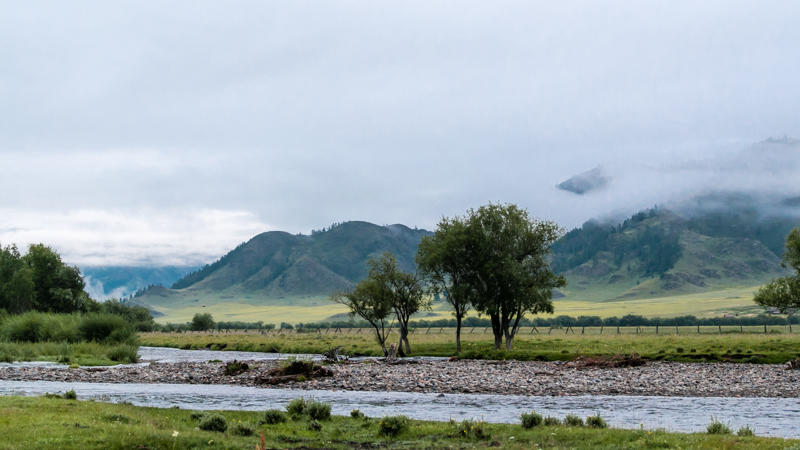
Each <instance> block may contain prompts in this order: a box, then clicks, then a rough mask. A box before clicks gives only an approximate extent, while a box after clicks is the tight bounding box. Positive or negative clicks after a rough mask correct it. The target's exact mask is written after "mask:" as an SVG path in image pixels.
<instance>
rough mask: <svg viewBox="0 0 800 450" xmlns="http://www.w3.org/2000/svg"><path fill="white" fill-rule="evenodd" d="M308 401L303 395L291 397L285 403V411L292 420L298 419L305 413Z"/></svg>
mask: <svg viewBox="0 0 800 450" xmlns="http://www.w3.org/2000/svg"><path fill="white" fill-rule="evenodd" d="M309 403H310V402H309V401H308V400H306V399H305V398H303V397H297V398H293V399H291V400H290V401H289V403H287V404H286V412H287V413H288V414H289V417H291V418H292V419H293V420H299V419H300V418H301V417H303V415H304V414H306V408H308V404H309Z"/></svg>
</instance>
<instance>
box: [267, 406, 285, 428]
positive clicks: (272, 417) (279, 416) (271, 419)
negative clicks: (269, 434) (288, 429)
mask: <svg viewBox="0 0 800 450" xmlns="http://www.w3.org/2000/svg"><path fill="white" fill-rule="evenodd" d="M283 422H286V414H284V412H283V411H281V410H279V409H268V410H267V411H266V412H265V413H264V423H265V424H267V425H277V424H279V423H283Z"/></svg>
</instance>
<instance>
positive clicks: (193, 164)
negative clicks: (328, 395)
mask: <svg viewBox="0 0 800 450" xmlns="http://www.w3.org/2000/svg"><path fill="white" fill-rule="evenodd" d="M798 23H800V3H798V2H796V1H762V2H740V1H731V0H724V1H697V2H673V1H653V2H641V1H613V2H611V1H567V2H532V1H518V2H517V1H493V2H485V1H484V2H476V1H465V0H459V1H450V2H448V1H441V2H436V1H433V2H432V1H419V2H417V1H404V2H375V1H329V2H308V1H281V2H270V1H227V2H203V1H171V2H163V1H116V2H101V1H78V2H61V1H52V2H47V1H41V2H23V1H6V2H2V3H0V171H1V172H0V173H2V176H0V244H2V245H9V244H11V243H16V244H17V245H18V246H20V247H25V246H26V245H27V244H28V243H34V242H43V243H46V244H49V245H52V246H53V247H54V248H55V249H57V250H58V251H59V252H60V253H61V254H62V256H63V257H64V259H65V260H67V261H68V262H70V263H73V264H78V265H81V266H104V265H138V266H149V265H154V266H158V265H195V264H202V263H206V262H210V261H213V260H215V259H217V258H219V257H220V256H221V255H223V254H225V253H226V252H227V251H229V250H231V249H232V248H233V247H234V246H235V245H237V244H239V243H240V242H243V241H246V240H248V239H250V238H251V237H253V236H254V235H256V234H258V233H261V232H264V231H270V230H284V231H288V232H291V233H301V232H302V233H305V234H308V233H309V232H310V230H311V229H319V228H322V227H325V226H328V225H330V224H331V223H334V222H341V221H346V220H365V221H369V222H373V223H377V224H391V223H403V224H406V225H408V226H412V227H413V226H418V227H420V228H427V229H433V228H435V226H436V223H437V221H438V220H439V218H441V217H442V216H452V215H456V214H463V213H464V212H465V211H466V210H467V209H468V208H473V207H478V206H480V205H482V204H486V203H487V202H489V201H501V202H510V203H517V204H519V205H521V206H524V207H526V208H528V210H529V211H530V212H531V214H532V215H534V216H537V217H541V218H543V219H549V220H554V221H556V222H558V223H559V224H561V225H562V226H564V227H567V228H572V227H575V226H580V224H581V223H583V222H584V221H586V220H588V219H590V218H592V217H601V216H607V215H610V214H629V213H632V212H635V211H638V210H639V209H642V208H645V207H649V206H652V205H653V204H656V203H659V204H660V203H664V202H669V201H675V200H680V199H681V198H685V197H686V196H691V195H697V194H698V193H701V192H703V191H706V190H708V189H718V188H726V189H738V190H755V191H758V192H773V193H778V194H779V195H795V196H796V195H800V169H799V168H798V165H797V163H796V162H795V161H797V160H800V147H798V146H797V145H794V144H791V143H790V144H789V145H784V147H785V148H784V149H782V150H781V149H777V150H776V149H775V148H772V147H775V146H772V147H770V149H771V150H767V153H769V155H768V157H767V158H766V160H764V159H763V158H764V156H763V152H760V151H759V150H758V149H757V148H753V147H751V146H752V145H753V144H755V143H758V142H762V141H764V140H766V139H768V138H781V137H784V136H788V137H789V138H800V108H798V106H797V105H800V83H797V79H798V75H799V74H800V45H798V44H797V43H798V42H800V27H798V26H797V24H798ZM597 167H600V170H602V171H604V173H606V174H608V175H609V179H610V180H611V181H610V183H609V184H608V186H607V187H606V188H605V189H602V190H600V191H598V192H589V193H586V194H584V195H577V194H574V193H571V192H567V191H564V190H559V189H557V188H556V185H557V184H559V183H561V182H563V181H565V180H567V179H569V178H570V177H572V176H573V175H576V174H580V173H583V172H586V171H589V170H591V169H594V168H597Z"/></svg>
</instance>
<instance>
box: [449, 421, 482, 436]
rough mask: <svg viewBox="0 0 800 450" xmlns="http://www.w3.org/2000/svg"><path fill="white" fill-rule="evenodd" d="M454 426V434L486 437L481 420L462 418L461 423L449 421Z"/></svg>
mask: <svg viewBox="0 0 800 450" xmlns="http://www.w3.org/2000/svg"><path fill="white" fill-rule="evenodd" d="M451 423H453V424H454V425H455V427H456V436H457V437H461V438H475V439H485V438H487V437H488V436H487V434H486V431H485V430H484V422H483V420H477V419H473V420H469V419H468V420H464V421H462V422H461V423H456V422H451Z"/></svg>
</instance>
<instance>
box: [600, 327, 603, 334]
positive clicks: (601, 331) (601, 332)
mask: <svg viewBox="0 0 800 450" xmlns="http://www.w3.org/2000/svg"><path fill="white" fill-rule="evenodd" d="M600 334H603V325H600Z"/></svg>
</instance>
